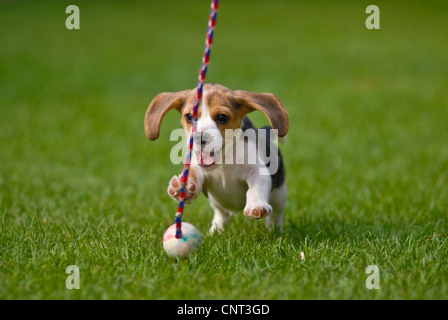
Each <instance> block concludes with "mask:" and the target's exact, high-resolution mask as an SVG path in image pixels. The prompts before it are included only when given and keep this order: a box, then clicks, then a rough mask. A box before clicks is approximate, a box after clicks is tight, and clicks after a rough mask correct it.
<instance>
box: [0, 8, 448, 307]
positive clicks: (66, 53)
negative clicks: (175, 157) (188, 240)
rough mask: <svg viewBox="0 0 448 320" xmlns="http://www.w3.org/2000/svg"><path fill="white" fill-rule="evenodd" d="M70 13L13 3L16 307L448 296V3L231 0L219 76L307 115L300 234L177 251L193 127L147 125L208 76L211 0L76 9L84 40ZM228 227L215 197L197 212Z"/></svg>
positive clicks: (233, 233) (4, 188)
mask: <svg viewBox="0 0 448 320" xmlns="http://www.w3.org/2000/svg"><path fill="white" fill-rule="evenodd" d="M69 4H72V2H69V1H51V2H50V1H49V2H42V1H3V2H1V3H0V21H1V28H0V112H1V113H0V298H2V299H184V298H188V299H327V298H328V299H447V298H448V252H447V239H448V234H447V227H448V226H447V208H448V184H447V178H448V126H447V123H448V122H447V119H448V97H447V94H446V88H448V77H447V75H448V60H447V57H448V42H447V39H448V20H447V19H446V13H447V11H448V3H447V2H446V1H426V2H424V3H423V2H422V3H421V4H420V3H419V4H417V3H412V4H410V3H409V2H408V1H380V0H379V1H377V2H376V3H375V4H376V5H378V6H379V7H380V9H381V29H380V30H373V31H369V30H367V29H366V28H365V26H364V21H365V19H366V17H367V15H366V14H365V13H364V12H365V8H366V7H367V5H369V4H371V3H370V2H367V1H338V2H335V3H333V2H328V1H326V2H324V1H315V2H313V3H305V2H299V1H244V2H243V1H221V4H220V11H219V16H218V22H217V29H216V33H215V36H216V38H215V43H214V46H213V51H212V58H211V64H210V68H209V73H208V75H207V81H208V82H218V83H221V84H223V85H225V86H227V87H229V88H231V89H244V90H250V91H256V92H273V93H275V94H276V95H277V96H279V97H280V98H281V100H282V101H283V103H284V105H285V106H286V108H287V109H288V111H289V114H290V117H291V123H292V124H293V125H292V127H291V130H290V132H289V135H288V139H287V142H286V144H284V145H282V146H281V149H282V152H283V155H284V158H285V162H286V170H287V183H288V188H289V199H288V204H287V209H286V218H285V232H284V233H283V234H271V233H267V232H266V231H265V229H264V228H263V221H254V220H250V219H248V218H246V217H244V216H243V215H242V214H241V215H240V216H237V217H235V218H234V219H233V221H232V223H231V225H230V227H229V228H228V229H227V230H226V232H225V233H223V234H222V235H215V236H204V239H203V247H202V250H201V251H200V253H199V254H198V255H197V256H195V257H193V258H191V259H189V260H184V261H178V262H175V261H172V260H170V259H169V258H168V257H167V256H166V255H165V254H164V252H163V248H162V245H161V240H162V235H163V232H164V231H165V229H166V228H167V227H168V226H169V225H170V224H171V223H173V218H174V212H175V210H176V204H175V203H174V201H172V200H171V199H170V198H169V197H168V195H167V194H166V187H167V184H168V182H169V179H170V178H171V177H172V176H173V175H174V174H176V173H178V172H179V171H180V167H179V166H174V165H172V164H171V163H170V161H169V151H170V148H171V147H172V146H174V145H175V143H176V142H169V133H170V131H171V130H172V129H174V128H177V127H179V126H180V125H179V119H178V115H177V114H175V112H173V113H172V114H169V115H168V116H167V118H166V120H165V121H164V123H163V125H162V132H161V135H160V138H159V140H157V141H155V142H149V141H148V140H147V139H146V137H145V134H144V129H143V118H144V114H145V111H146V107H147V105H148V104H149V102H150V101H151V99H152V98H153V97H154V96H155V95H156V94H157V93H159V92H162V91H178V90H184V89H188V88H193V87H194V86H195V82H196V77H197V72H198V70H199V64H200V58H201V55H202V49H203V44H204V37H205V27H206V22H207V17H208V6H209V1H205V0H204V1H169V2H165V1H164V2H160V3H159V2H155V1H148V2H146V1H136V2H132V3H128V2H125V1H107V2H106V1H95V2H93V1H76V4H78V5H79V7H80V11H81V29H80V30H76V31H74V30H73V31H69V30H67V29H66V28H65V19H66V17H67V14H65V7H66V6H67V5H69ZM252 119H253V120H254V121H255V122H256V123H257V124H258V125H261V124H266V122H267V121H266V120H265V119H264V118H263V117H262V116H261V115H256V114H253V115H252ZM211 218H212V211H211V209H210V208H209V205H208V203H207V201H206V199H205V197H203V196H201V197H200V198H199V199H198V200H196V201H195V202H194V203H193V204H192V205H191V206H189V207H188V208H187V209H186V211H185V215H184V219H185V221H189V222H191V223H193V224H194V225H195V226H196V227H198V229H200V230H201V232H202V233H203V234H205V233H206V231H207V230H208V228H209V225H210V222H211ZM302 251H303V252H304V253H305V255H306V261H301V259H300V252H302ZM73 264H75V265H77V266H79V268H80V273H81V288H80V290H67V289H66V288H65V279H66V277H67V276H68V275H67V274H65V269H66V267H67V266H69V265H73ZM372 264H375V265H377V266H378V267H379V268H380V275H381V289H379V290H368V289H366V287H365V281H366V278H367V275H366V274H365V269H366V267H367V266H368V265H372Z"/></svg>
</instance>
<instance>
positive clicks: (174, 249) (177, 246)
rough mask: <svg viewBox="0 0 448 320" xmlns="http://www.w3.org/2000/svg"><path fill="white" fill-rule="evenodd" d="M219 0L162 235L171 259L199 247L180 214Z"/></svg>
mask: <svg viewBox="0 0 448 320" xmlns="http://www.w3.org/2000/svg"><path fill="white" fill-rule="evenodd" d="M218 2H219V0H212V2H211V8H210V16H209V20H208V26H207V36H206V39H205V48H204V54H203V56H202V63H201V69H200V70H199V77H198V82H197V86H196V97H195V100H194V105H193V111H192V114H191V115H192V118H193V126H192V128H191V132H190V137H189V142H188V147H187V155H186V159H185V164H184V167H183V170H182V175H181V178H180V185H181V188H180V193H179V206H178V207H177V211H176V215H175V224H174V225H172V226H171V227H169V228H168V229H167V230H166V231H165V234H164V235H163V247H164V249H165V252H166V253H167V254H168V255H169V256H171V257H185V256H187V255H188V254H189V253H190V251H193V250H195V249H197V248H199V247H200V245H201V235H200V233H199V231H198V230H197V229H196V228H195V227H194V226H193V225H191V224H189V223H186V222H185V223H182V214H183V212H184V203H185V187H186V185H187V181H188V174H189V171H190V163H191V157H192V152H193V136H194V134H195V133H196V129H197V120H198V119H197V113H198V108H199V105H200V103H201V99H202V88H203V85H204V80H205V75H206V73H207V68H208V63H209V60H210V50H211V46H212V43H213V35H214V31H215V23H216V12H217V10H218ZM182 226H183V227H184V228H185V230H184V231H185V234H184V236H183V234H182ZM174 228H175V229H176V233H175V236H174V237H173V236H172V234H173V231H174V230H173V229H174Z"/></svg>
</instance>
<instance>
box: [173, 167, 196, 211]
mask: <svg viewBox="0 0 448 320" xmlns="http://www.w3.org/2000/svg"><path fill="white" fill-rule="evenodd" d="M202 183H203V179H201V176H199V175H196V172H195V171H194V169H193V168H192V167H190V172H189V174H188V181H187V186H186V188H185V204H189V203H191V201H193V200H194V199H196V197H197V196H198V194H199V193H200V192H201V189H202ZM180 189H181V183H180V176H174V177H172V178H171V181H170V183H169V185H168V190H167V191H168V194H169V195H170V196H171V198H173V199H174V200H176V201H179V195H180Z"/></svg>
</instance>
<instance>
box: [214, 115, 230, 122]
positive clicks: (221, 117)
mask: <svg viewBox="0 0 448 320" xmlns="http://www.w3.org/2000/svg"><path fill="white" fill-rule="evenodd" d="M215 121H216V122H217V123H219V124H225V123H226V122H227V121H229V116H226V115H225V114H218V115H217V116H216V117H215Z"/></svg>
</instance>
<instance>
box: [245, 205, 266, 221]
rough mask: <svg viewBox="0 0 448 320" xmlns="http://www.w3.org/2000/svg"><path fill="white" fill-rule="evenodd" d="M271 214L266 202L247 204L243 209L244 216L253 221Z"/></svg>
mask: <svg viewBox="0 0 448 320" xmlns="http://www.w3.org/2000/svg"><path fill="white" fill-rule="evenodd" d="M271 212H272V207H271V206H270V205H269V203H266V202H255V203H247V204H246V207H245V208H244V214H245V215H246V216H248V217H250V218H254V219H260V218H264V217H266V216H268V215H269V214H270V213H271Z"/></svg>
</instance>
